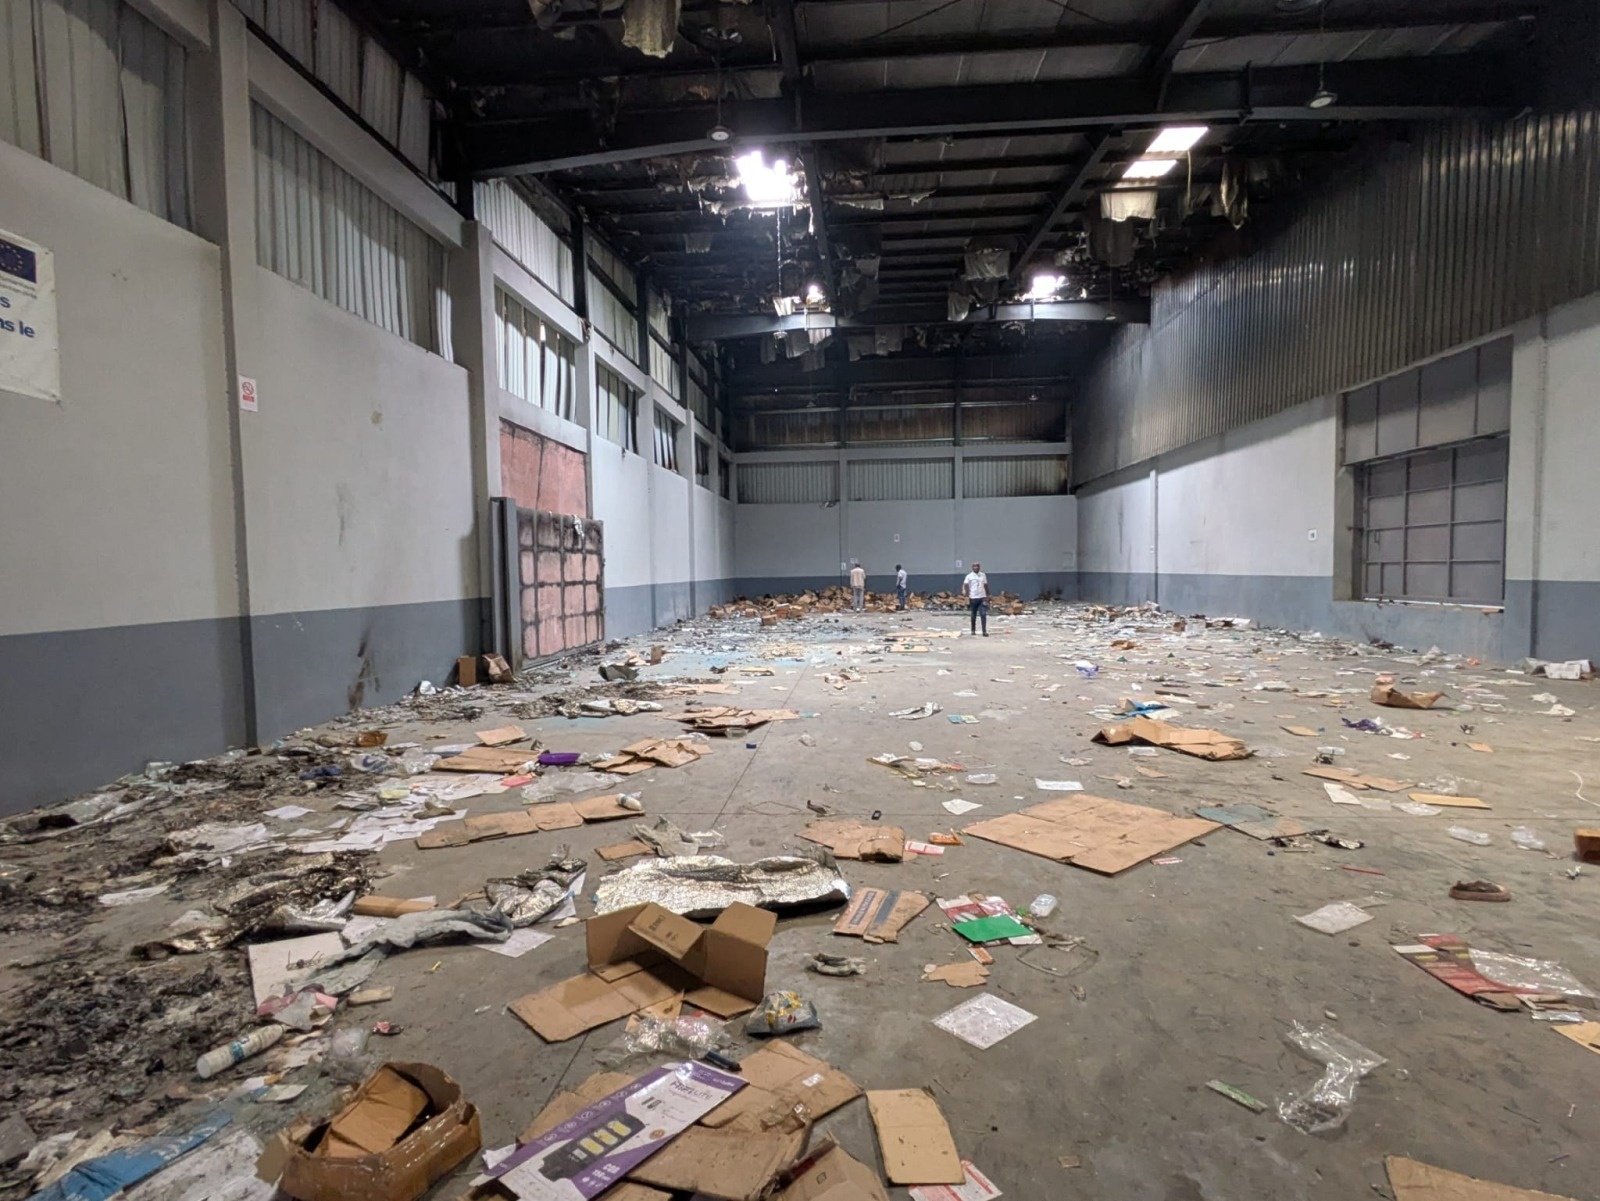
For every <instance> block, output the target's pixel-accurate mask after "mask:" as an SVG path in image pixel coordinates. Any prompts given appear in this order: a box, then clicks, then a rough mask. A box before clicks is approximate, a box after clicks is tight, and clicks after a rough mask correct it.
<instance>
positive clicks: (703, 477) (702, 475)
mask: <svg viewBox="0 0 1600 1201" xmlns="http://www.w3.org/2000/svg"><path fill="white" fill-rule="evenodd" d="M694 482H695V483H697V484H699V485H700V486H701V487H702V488H710V487H711V445H710V443H708V442H707V441H706V440H705V439H704V438H696V439H695V440H694Z"/></svg>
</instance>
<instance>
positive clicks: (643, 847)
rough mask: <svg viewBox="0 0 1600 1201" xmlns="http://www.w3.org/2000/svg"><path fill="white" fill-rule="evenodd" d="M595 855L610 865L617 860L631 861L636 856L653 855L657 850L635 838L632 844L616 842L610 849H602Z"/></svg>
mask: <svg viewBox="0 0 1600 1201" xmlns="http://www.w3.org/2000/svg"><path fill="white" fill-rule="evenodd" d="M595 854H596V855H599V856H600V858H602V859H604V860H605V861H606V862H607V863H610V862H611V861H613V860H615V859H631V858H633V857H634V856H635V855H653V854H655V848H654V847H652V846H651V845H650V844H649V843H647V842H640V841H639V840H638V839H637V838H635V839H634V840H633V841H631V842H615V843H612V844H611V845H610V846H608V847H601V848H600V849H599V850H597V851H596V852H595Z"/></svg>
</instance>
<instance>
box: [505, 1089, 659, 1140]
mask: <svg viewBox="0 0 1600 1201" xmlns="http://www.w3.org/2000/svg"><path fill="white" fill-rule="evenodd" d="M635 1079H637V1077H635V1076H630V1075H628V1074H627V1073H626V1072H598V1073H596V1074H595V1075H593V1076H590V1077H589V1078H588V1079H587V1080H585V1081H584V1082H583V1083H582V1084H580V1085H578V1087H577V1088H575V1089H572V1090H571V1091H566V1092H559V1093H557V1094H556V1095H555V1096H554V1097H551V1098H550V1103H549V1104H548V1105H546V1106H545V1107H544V1108H543V1109H541V1110H540V1111H539V1112H538V1114H536V1115H535V1116H534V1119H533V1121H531V1122H529V1123H528V1126H527V1129H525V1130H524V1131H523V1132H522V1133H521V1134H519V1135H517V1143H518V1144H519V1145H521V1144H523V1143H531V1142H532V1141H533V1140H534V1139H536V1138H538V1137H539V1136H540V1135H544V1134H549V1133H550V1132H551V1131H552V1130H554V1129H555V1128H556V1127H557V1126H559V1125H561V1123H562V1122H565V1121H566V1120H567V1119H568V1118H570V1117H572V1116H573V1115H574V1114H576V1113H577V1112H578V1111H579V1110H580V1109H587V1108H588V1107H589V1106H591V1105H593V1104H594V1103H595V1102H597V1101H603V1100H605V1099H606V1098H607V1097H609V1096H610V1095H611V1094H612V1093H614V1092H617V1091H619V1090H621V1089H624V1088H627V1087H628V1085H630V1084H632V1083H633V1082H634V1080H635Z"/></svg>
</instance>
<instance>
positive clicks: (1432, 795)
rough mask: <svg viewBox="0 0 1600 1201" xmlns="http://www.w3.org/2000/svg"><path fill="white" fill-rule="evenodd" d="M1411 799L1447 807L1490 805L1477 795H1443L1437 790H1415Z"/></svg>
mask: <svg viewBox="0 0 1600 1201" xmlns="http://www.w3.org/2000/svg"><path fill="white" fill-rule="evenodd" d="M1411 799H1412V800H1413V801H1416V802H1417V804H1419V805H1438V806H1440V807H1442V808H1446V809H1487V808H1488V807H1489V806H1488V805H1486V804H1484V803H1483V801H1481V800H1480V799H1478V798H1477V797H1475V796H1443V795H1441V794H1440V793H1437V792H1413V793H1412V794H1411Z"/></svg>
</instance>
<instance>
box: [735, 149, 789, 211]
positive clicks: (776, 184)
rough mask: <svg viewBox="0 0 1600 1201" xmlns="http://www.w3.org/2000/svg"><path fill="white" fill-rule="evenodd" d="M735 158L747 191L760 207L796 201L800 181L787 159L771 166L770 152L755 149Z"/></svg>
mask: <svg viewBox="0 0 1600 1201" xmlns="http://www.w3.org/2000/svg"><path fill="white" fill-rule="evenodd" d="M733 161H734V163H735V164H736V165H737V166H738V168H739V183H740V184H741V185H742V186H743V187H744V194H745V195H746V196H747V197H749V199H750V203H751V204H752V205H754V206H755V207H756V208H762V209H781V208H789V207H790V206H792V205H793V204H794V203H795V199H796V197H797V196H798V194H799V181H797V180H796V179H795V177H794V173H793V172H792V171H790V170H789V164H788V162H787V160H785V159H781V158H780V159H779V160H778V161H777V162H775V163H773V164H772V165H771V166H770V167H769V166H767V159H766V155H764V154H762V153H761V151H759V150H752V151H750V153H749V154H741V155H740V156H739V157H738V158H736V159H734V160H733Z"/></svg>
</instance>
